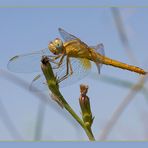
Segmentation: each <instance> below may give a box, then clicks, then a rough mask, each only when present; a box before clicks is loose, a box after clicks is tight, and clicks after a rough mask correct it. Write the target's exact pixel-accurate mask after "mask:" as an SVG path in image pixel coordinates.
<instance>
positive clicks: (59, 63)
mask: <svg viewBox="0 0 148 148" xmlns="http://www.w3.org/2000/svg"><path fill="white" fill-rule="evenodd" d="M64 57H65V54H63V55H62V57H61V59H60V61H59V62H58V63H57V67H53V69H58V68H59V67H60V66H61V64H62V63H63V60H64Z"/></svg>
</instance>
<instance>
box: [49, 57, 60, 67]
mask: <svg viewBox="0 0 148 148" xmlns="http://www.w3.org/2000/svg"><path fill="white" fill-rule="evenodd" d="M61 56H62V54H59V55H57V56H48V58H49V61H50V62H52V63H54V64H57V65H58V64H59V62H55V60H57V59H58V58H60V57H61ZM51 57H52V58H51Z"/></svg>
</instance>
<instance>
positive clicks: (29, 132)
mask: <svg viewBox="0 0 148 148" xmlns="http://www.w3.org/2000/svg"><path fill="white" fill-rule="evenodd" d="M65 2H66V1H65ZM75 2H77V1H75ZM13 4H14V5H15V3H13ZM16 4H18V5H19V2H18V1H16ZM23 4H25V5H28V4H29V5H31V4H32V3H28V4H27V1H25V2H24V3H23ZM36 4H37V5H38V4H40V3H39V2H37V3H36ZM45 4H46V1H45ZM51 4H52V1H51ZM53 4H55V5H57V3H56V1H55V2H53ZM66 4H67V3H66ZM80 4H81V3H80ZM82 4H83V3H82ZM86 4H87V3H86ZM89 4H90V3H89V2H88V5H89ZM2 5H8V3H7V1H2ZM120 11H121V16H122V17H123V22H124V26H125V28H126V31H127V36H128V39H129V42H130V45H131V49H132V52H133V53H134V55H135V57H136V58H137V59H138V65H137V66H140V67H142V68H145V69H146V68H147V66H148V64H147V61H148V60H147V58H148V57H147V38H148V33H147V26H148V17H147V13H148V9H147V8H133V9H132V8H122V9H120ZM0 19H1V23H0V39H1V46H0V49H1V54H0V59H1V60H0V61H1V62H0V68H1V69H2V70H5V71H7V63H8V60H9V59H10V58H11V57H13V56H15V55H18V54H23V53H29V52H33V51H37V50H40V49H42V48H46V47H47V44H48V42H49V41H51V40H53V39H54V38H56V37H60V36H59V34H58V30H57V29H58V27H62V28H64V29H65V30H66V31H68V32H70V33H72V34H74V35H75V36H77V37H79V38H80V39H81V40H83V41H84V42H86V43H87V44H88V45H96V44H98V43H103V44H104V46H105V54H106V56H108V57H110V58H113V59H116V60H119V61H122V62H126V63H129V64H132V62H131V61H130V60H129V59H128V57H127V55H126V52H125V51H124V47H123V45H122V44H121V41H120V38H119V34H118V32H117V28H116V25H115V22H114V19H113V16H112V13H111V10H110V9H109V8H0ZM23 66H25V65H23ZM94 73H97V70H96V67H95V66H94V67H93V69H92V74H90V75H89V76H88V77H86V78H84V79H82V80H81V81H78V82H77V83H75V84H74V85H71V86H69V87H65V88H62V89H61V92H62V94H63V96H64V97H65V98H66V99H67V101H68V102H69V103H70V104H71V105H72V107H73V108H74V110H75V111H76V112H77V113H78V114H79V115H80V108H79V106H78V98H79V85H80V84H81V83H85V84H88V85H89V87H90V89H89V93H88V96H89V97H90V99H91V104H92V112H93V114H94V116H95V121H94V125H93V131H94V133H95V135H96V137H98V136H99V133H100V132H101V129H102V128H103V127H104V125H105V123H106V122H107V121H108V119H109V118H110V117H111V114H112V113H113V111H114V110H115V109H116V108H117V106H118V105H119V103H120V102H121V101H122V100H123V99H124V97H125V96H126V95H127V93H128V92H129V89H124V88H122V87H119V86H114V85H110V84H107V83H103V82H102V81H100V80H99V79H100V77H99V76H98V79H96V78H93V77H94ZM12 74H14V75H15V76H17V77H19V78H21V79H23V80H25V81H26V82H28V84H30V83H31V81H32V79H33V78H34V76H35V75H36V74H37V73H31V74H20V73H19V74H18V73H12ZM101 75H109V76H113V77H115V78H120V79H123V80H128V81H131V82H133V83H136V82H137V80H138V78H139V76H138V75H137V74H134V73H131V72H128V71H125V70H120V69H116V68H112V67H109V66H103V67H102V70H101ZM2 76H3V75H2ZM95 76H96V75H95ZM0 83H1V84H2V85H0V92H1V93H0V99H1V100H2V102H3V104H4V105H5V107H6V109H7V110H8V112H9V114H10V116H11V118H12V120H13V122H14V123H15V125H16V126H17V128H18V130H19V131H20V133H21V134H22V135H23V138H25V139H33V134H34V125H35V121H36V116H37V110H38V105H39V103H40V101H39V100H38V99H37V97H35V96H33V95H32V94H31V93H30V92H28V91H27V90H24V89H22V88H21V87H19V86H17V85H14V84H13V83H11V82H10V81H8V80H6V79H4V76H3V77H1V78H0ZM28 87H29V86H28ZM44 93H45V95H47V96H48V92H44ZM49 99H50V98H49ZM49 104H50V105H46V107H45V109H46V110H45V119H44V128H43V139H46V140H47V139H48V140H67V139H68V140H73V139H74V140H79V139H86V136H85V133H83V132H82V130H81V129H80V127H79V126H77V124H76V123H75V122H74V121H73V119H72V120H71V119H70V118H71V117H70V116H69V115H68V114H67V113H66V111H64V110H61V109H58V107H57V106H56V105H55V104H54V103H53V102H52V101H50V102H49ZM143 113H148V109H147V104H146V101H145V98H144V97H143V95H142V94H141V93H138V95H137V96H136V97H135V99H134V101H133V102H132V103H131V104H130V105H129V106H128V108H127V109H126V110H125V112H124V113H123V115H122V116H121V118H120V120H119V121H118V123H117V125H116V127H115V128H114V130H113V132H112V133H111V134H110V136H109V139H118V140H121V139H126V140H127V139H131V140H132V139H143V138H144V126H143V124H144V123H143V118H142V116H143ZM141 118H142V119H141ZM73 122H74V123H73ZM59 123H60V124H59ZM0 131H1V134H0V139H2V140H4V139H13V138H12V137H11V135H10V134H9V132H8V130H7V129H6V127H5V125H4V124H3V122H2V120H0ZM119 131H120V132H119ZM129 131H131V132H130V133H129Z"/></svg>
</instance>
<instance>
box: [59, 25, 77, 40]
mask: <svg viewBox="0 0 148 148" xmlns="http://www.w3.org/2000/svg"><path fill="white" fill-rule="evenodd" d="M58 30H59V33H60V35H61V37H62V38H63V39H64V41H65V42H68V41H70V40H75V39H78V40H79V38H77V37H75V36H74V35H72V34H70V33H68V32H66V31H65V30H64V29H62V28H59V29H58Z"/></svg>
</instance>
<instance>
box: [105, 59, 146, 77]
mask: <svg viewBox="0 0 148 148" xmlns="http://www.w3.org/2000/svg"><path fill="white" fill-rule="evenodd" d="M102 63H103V64H105V65H111V66H114V67H118V68H121V69H126V70H129V71H132V72H136V73H138V74H142V75H145V74H147V72H146V71H145V70H143V69H141V68H139V67H136V66H133V65H128V64H125V63H122V62H119V61H116V60H112V59H110V58H107V57H104V59H103V60H102Z"/></svg>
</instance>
